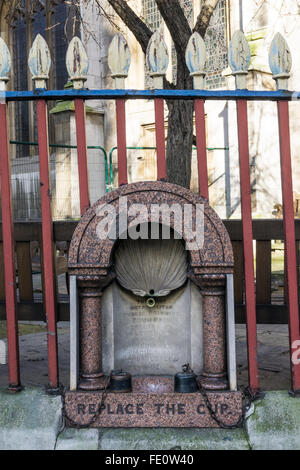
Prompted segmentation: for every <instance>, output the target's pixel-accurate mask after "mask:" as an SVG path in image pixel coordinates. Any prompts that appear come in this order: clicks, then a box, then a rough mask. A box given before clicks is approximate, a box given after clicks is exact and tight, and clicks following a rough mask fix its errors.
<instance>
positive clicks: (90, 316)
mask: <svg viewBox="0 0 300 470" xmlns="http://www.w3.org/2000/svg"><path fill="white" fill-rule="evenodd" d="M79 289H80V290H79V296H80V380H79V388H81V389H83V390H100V389H102V388H103V372H102V344H101V343H102V332H101V297H102V289H101V288H100V284H99V282H98V281H83V280H82V281H79Z"/></svg>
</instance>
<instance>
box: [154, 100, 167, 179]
mask: <svg viewBox="0 0 300 470" xmlns="http://www.w3.org/2000/svg"><path fill="white" fill-rule="evenodd" d="M154 112H155V137H156V149H157V179H158V181H166V179H167V166H166V142H165V117H164V100H163V99H160V98H157V99H155V100H154Z"/></svg>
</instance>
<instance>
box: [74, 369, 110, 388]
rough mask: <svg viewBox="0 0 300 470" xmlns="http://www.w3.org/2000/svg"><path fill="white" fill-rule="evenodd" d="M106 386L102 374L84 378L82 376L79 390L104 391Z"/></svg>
mask: <svg viewBox="0 0 300 470" xmlns="http://www.w3.org/2000/svg"><path fill="white" fill-rule="evenodd" d="M105 386H106V380H105V376H104V374H103V373H102V372H101V373H99V374H94V375H89V376H84V375H82V376H81V378H80V381H79V386H78V388H79V389H80V390H89V391H93V390H104V389H105Z"/></svg>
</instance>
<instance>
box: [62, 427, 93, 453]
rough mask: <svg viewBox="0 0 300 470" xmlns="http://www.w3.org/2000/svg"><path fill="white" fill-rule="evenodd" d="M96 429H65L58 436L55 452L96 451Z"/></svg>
mask: <svg viewBox="0 0 300 470" xmlns="http://www.w3.org/2000/svg"><path fill="white" fill-rule="evenodd" d="M98 444H99V431H98V429H72V428H65V429H64V430H63V432H62V433H61V434H60V435H59V436H58V438H57V442H56V447H55V450H97V449H98Z"/></svg>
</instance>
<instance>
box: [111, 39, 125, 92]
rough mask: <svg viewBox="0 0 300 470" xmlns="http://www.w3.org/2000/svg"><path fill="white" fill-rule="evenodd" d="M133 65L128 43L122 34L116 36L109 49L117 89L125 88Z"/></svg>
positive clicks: (112, 73) (112, 74)
mask: <svg viewBox="0 0 300 470" xmlns="http://www.w3.org/2000/svg"><path fill="white" fill-rule="evenodd" d="M130 64H131V54H130V49H129V47H128V44H127V41H126V39H125V38H124V36H123V35H122V34H121V33H118V34H116V35H115V36H114V38H113V40H112V41H111V43H110V45H109V48H108V65H109V68H110V71H111V76H112V78H113V79H114V82H115V87H116V88H117V89H123V88H125V78H127V77H128V71H129V67H130Z"/></svg>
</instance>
